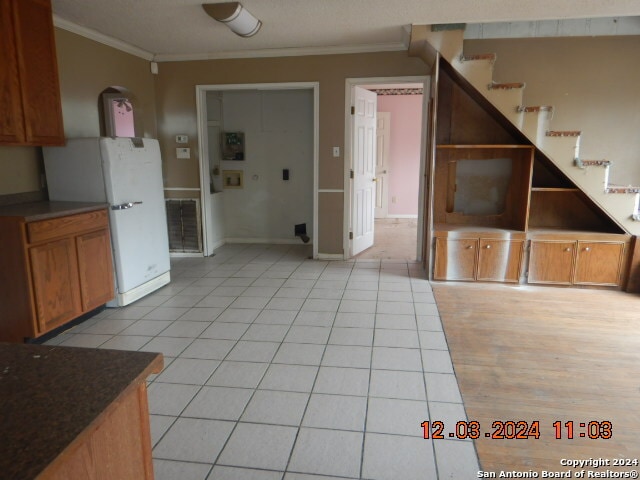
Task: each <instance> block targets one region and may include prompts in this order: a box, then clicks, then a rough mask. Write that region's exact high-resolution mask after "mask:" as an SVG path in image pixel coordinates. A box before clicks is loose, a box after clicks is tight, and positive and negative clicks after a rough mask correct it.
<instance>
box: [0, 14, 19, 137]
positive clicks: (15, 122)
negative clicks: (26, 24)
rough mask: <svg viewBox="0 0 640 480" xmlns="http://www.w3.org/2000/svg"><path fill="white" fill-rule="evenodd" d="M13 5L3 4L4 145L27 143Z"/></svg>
mask: <svg viewBox="0 0 640 480" xmlns="http://www.w3.org/2000/svg"><path fill="white" fill-rule="evenodd" d="M12 12H13V9H12V2H2V3H1V4H0V112H2V115H0V142H1V143H4V144H9V143H23V142H24V120H23V118H22V102H21V95H20V80H19V79H18V58H17V55H16V42H15V34H14V28H13V15H12Z"/></svg>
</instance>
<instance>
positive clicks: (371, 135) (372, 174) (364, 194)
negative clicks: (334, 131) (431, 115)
mask: <svg viewBox="0 0 640 480" xmlns="http://www.w3.org/2000/svg"><path fill="white" fill-rule="evenodd" d="M429 81H430V78H429V77H394V78H360V79H347V82H346V96H345V98H346V100H347V108H346V110H347V118H346V123H345V154H346V155H347V156H348V158H346V161H345V192H347V194H346V195H345V206H344V208H345V232H347V233H346V235H345V239H344V245H345V250H344V251H345V258H351V257H356V258H358V259H385V260H407V261H420V260H421V252H422V242H423V238H422V237H423V224H424V212H423V205H424V201H423V199H424V194H425V192H424V191H423V187H424V185H423V182H422V179H423V178H424V171H425V157H426V148H427V145H426V138H427V136H426V131H427V130H426V127H427V114H426V112H427V106H428V97H429V95H428V92H429ZM425 92H426V95H425ZM371 103H373V105H374V106H373V107H370V108H374V109H375V113H376V118H375V122H374V121H373V120H372V119H369V120H368V122H369V126H367V120H366V119H365V117H366V113H365V114H363V113H360V115H359V112H361V111H362V112H365V110H366V107H365V105H368V104H371ZM352 106H353V107H354V108H353V109H352V108H351V107H352ZM352 112H353V114H352ZM370 125H374V127H373V129H372V127H371V126H370ZM363 166H364V167H363ZM367 166H370V167H371V168H367ZM369 192H370V193H369ZM369 197H371V201H372V203H371V204H370V203H368V201H367V200H368V199H369ZM362 199H364V200H365V201H363V200H362ZM369 224H370V226H371V230H372V231H371V232H370V234H369V238H367V236H366V235H367V232H368V225H369Z"/></svg>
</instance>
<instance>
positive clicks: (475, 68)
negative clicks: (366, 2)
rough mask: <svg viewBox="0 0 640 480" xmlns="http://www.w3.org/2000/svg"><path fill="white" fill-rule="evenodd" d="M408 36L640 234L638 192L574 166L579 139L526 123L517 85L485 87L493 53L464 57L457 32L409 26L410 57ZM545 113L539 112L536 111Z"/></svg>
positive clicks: (489, 78)
mask: <svg viewBox="0 0 640 480" xmlns="http://www.w3.org/2000/svg"><path fill="white" fill-rule="evenodd" d="M456 32H457V33H458V34H456ZM414 39H416V40H419V41H420V42H422V43H423V45H427V46H426V47H422V48H427V49H430V50H431V51H433V50H436V51H438V52H440V54H441V56H442V58H443V59H445V60H447V62H448V63H449V64H450V65H451V66H452V67H453V68H454V69H455V70H456V71H457V72H458V73H459V74H460V75H461V76H462V77H463V78H464V79H465V80H466V81H467V82H468V83H469V84H470V85H471V86H472V87H473V88H475V89H476V90H477V91H478V92H479V93H480V94H481V95H482V96H483V97H484V98H485V99H486V100H487V101H488V102H489V103H490V104H491V105H493V106H494V107H495V108H496V109H497V110H498V112H499V113H500V114H501V115H502V116H503V117H504V118H505V119H507V120H508V121H509V123H510V124H511V125H513V127H515V128H516V129H517V130H518V131H520V132H521V133H522V134H523V135H524V136H525V137H526V138H527V139H528V140H529V141H530V142H531V144H532V145H534V146H535V147H536V148H537V149H538V150H539V151H540V152H542V153H543V154H544V155H545V157H547V158H548V159H549V161H550V162H551V163H553V164H554V165H555V166H556V167H557V168H558V169H559V170H560V171H561V172H562V173H563V174H564V175H566V176H567V177H568V178H569V179H570V180H571V181H572V182H573V183H575V185H576V186H577V187H578V188H579V189H580V190H582V192H583V193H584V194H585V195H587V197H589V198H590V199H591V200H592V201H593V202H594V203H595V204H596V205H597V206H598V207H599V208H600V209H601V210H602V211H603V212H604V213H605V214H606V215H607V216H608V217H609V218H611V219H612V220H613V221H614V222H615V223H617V224H618V225H619V226H620V227H621V228H622V229H623V230H624V231H626V232H627V233H629V234H631V235H636V236H640V222H638V221H636V220H635V219H634V218H638V213H639V212H638V208H639V206H640V195H639V194H637V193H628V194H611V193H607V192H606V188H607V186H608V185H607V172H606V171H605V169H604V168H602V169H601V168H598V167H589V168H578V167H577V166H576V161H575V160H576V159H577V158H579V146H580V137H579V136H577V137H575V136H566V137H565V136H556V137H549V136H546V131H541V129H545V130H546V129H548V128H549V124H548V123H549V122H548V121H544V119H537V120H534V121H533V122H531V121H527V119H526V118H525V116H526V115H530V114H529V113H526V112H524V111H522V110H521V109H520V108H519V107H521V106H522V104H523V89H509V90H495V89H490V88H489V85H490V84H491V83H492V82H493V81H494V80H493V64H494V63H495V60H496V59H495V57H494V58H492V59H491V58H481V59H474V60H465V57H464V56H463V53H462V51H463V32H462V31H445V32H432V31H431V29H430V26H428V25H413V26H412V30H411V45H412V47H410V49H409V52H410V54H411V55H416V56H422V55H420V54H419V53H418V51H419V50H420V49H421V47H420V45H419V43H414ZM546 113H547V112H539V114H546ZM531 123H534V124H535V126H536V127H537V128H535V129H534V128H533V125H531ZM525 126H526V128H525Z"/></svg>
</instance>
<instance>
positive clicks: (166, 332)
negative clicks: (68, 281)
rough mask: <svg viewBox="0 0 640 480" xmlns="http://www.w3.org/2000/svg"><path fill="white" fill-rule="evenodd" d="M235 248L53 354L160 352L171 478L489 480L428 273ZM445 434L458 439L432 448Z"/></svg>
mask: <svg viewBox="0 0 640 480" xmlns="http://www.w3.org/2000/svg"><path fill="white" fill-rule="evenodd" d="M309 254H310V250H309V247H308V246H281V245H280V246H274V245H225V246H224V247H221V248H220V249H218V250H217V251H216V255H215V256H213V257H209V258H177V259H173V260H172V270H171V276H172V281H171V283H170V284H169V285H168V286H166V287H163V288H162V289H161V290H159V291H157V292H154V293H153V294H151V295H149V296H147V297H145V298H143V299H141V300H139V301H138V302H136V303H135V304H133V305H130V306H127V307H124V308H120V309H107V310H105V311H103V312H101V313H99V314H98V315H96V316H95V317H93V318H91V319H89V320H87V321H86V322H84V323H83V324H81V325H79V326H77V327H75V328H73V329H72V330H69V331H67V332H65V333H63V334H61V335H59V336H57V337H55V338H54V339H52V340H50V341H49V343H55V344H62V345H71V346H82V347H98V348H114V349H128V350H144V351H159V352H162V353H163V354H164V356H165V368H164V370H163V372H162V373H160V374H159V375H155V376H153V377H152V378H150V379H149V404H150V413H151V430H152V432H151V433H152V441H153V445H154V450H153V455H154V466H155V473H156V478H157V479H158V480H205V479H206V480H222V479H241V480H245V479H247V480H251V479H258V480H262V479H274V480H275V479H278V480H283V479H284V480H322V479H331V478H341V479H375V480H396V479H402V480H413V479H416V480H418V479H419V480H426V479H466V478H469V479H470V478H476V472H477V471H478V470H479V467H478V460H477V456H476V452H475V449H474V446H473V443H472V442H471V441H468V440H454V439H449V438H448V437H449V435H448V434H447V433H448V432H454V431H455V428H454V426H455V424H456V422H457V421H461V420H466V416H465V411H464V406H463V404H462V399H461V396H460V392H459V390H458V386H457V382H456V378H455V375H454V371H453V366H452V363H451V359H450V356H449V352H448V349H447V343H446V339H445V337H444V334H443V332H442V325H441V323H440V318H439V316H438V310H437V307H436V305H435V301H434V297H433V295H432V293H431V287H430V285H429V282H428V281H427V280H425V279H424V275H423V273H422V270H421V268H420V266H419V264H417V263H413V262H407V261H388V260H363V259H358V260H355V261H350V262H339V261H332V262H326V261H313V260H309V259H308V257H309ZM429 419H431V420H432V421H434V420H440V421H443V422H444V423H445V426H446V427H447V428H446V430H445V439H443V440H431V439H428V440H425V439H424V438H423V436H424V435H423V429H422V427H421V423H422V422H423V421H426V420H429Z"/></svg>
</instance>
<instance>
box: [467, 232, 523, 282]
mask: <svg viewBox="0 0 640 480" xmlns="http://www.w3.org/2000/svg"><path fill="white" fill-rule="evenodd" d="M523 243H524V241H522V240H489V239H483V238H481V239H480V250H479V252H478V274H477V279H478V280H484V281H491V282H516V283H517V282H519V281H520V263H521V260H522V245H523Z"/></svg>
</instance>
